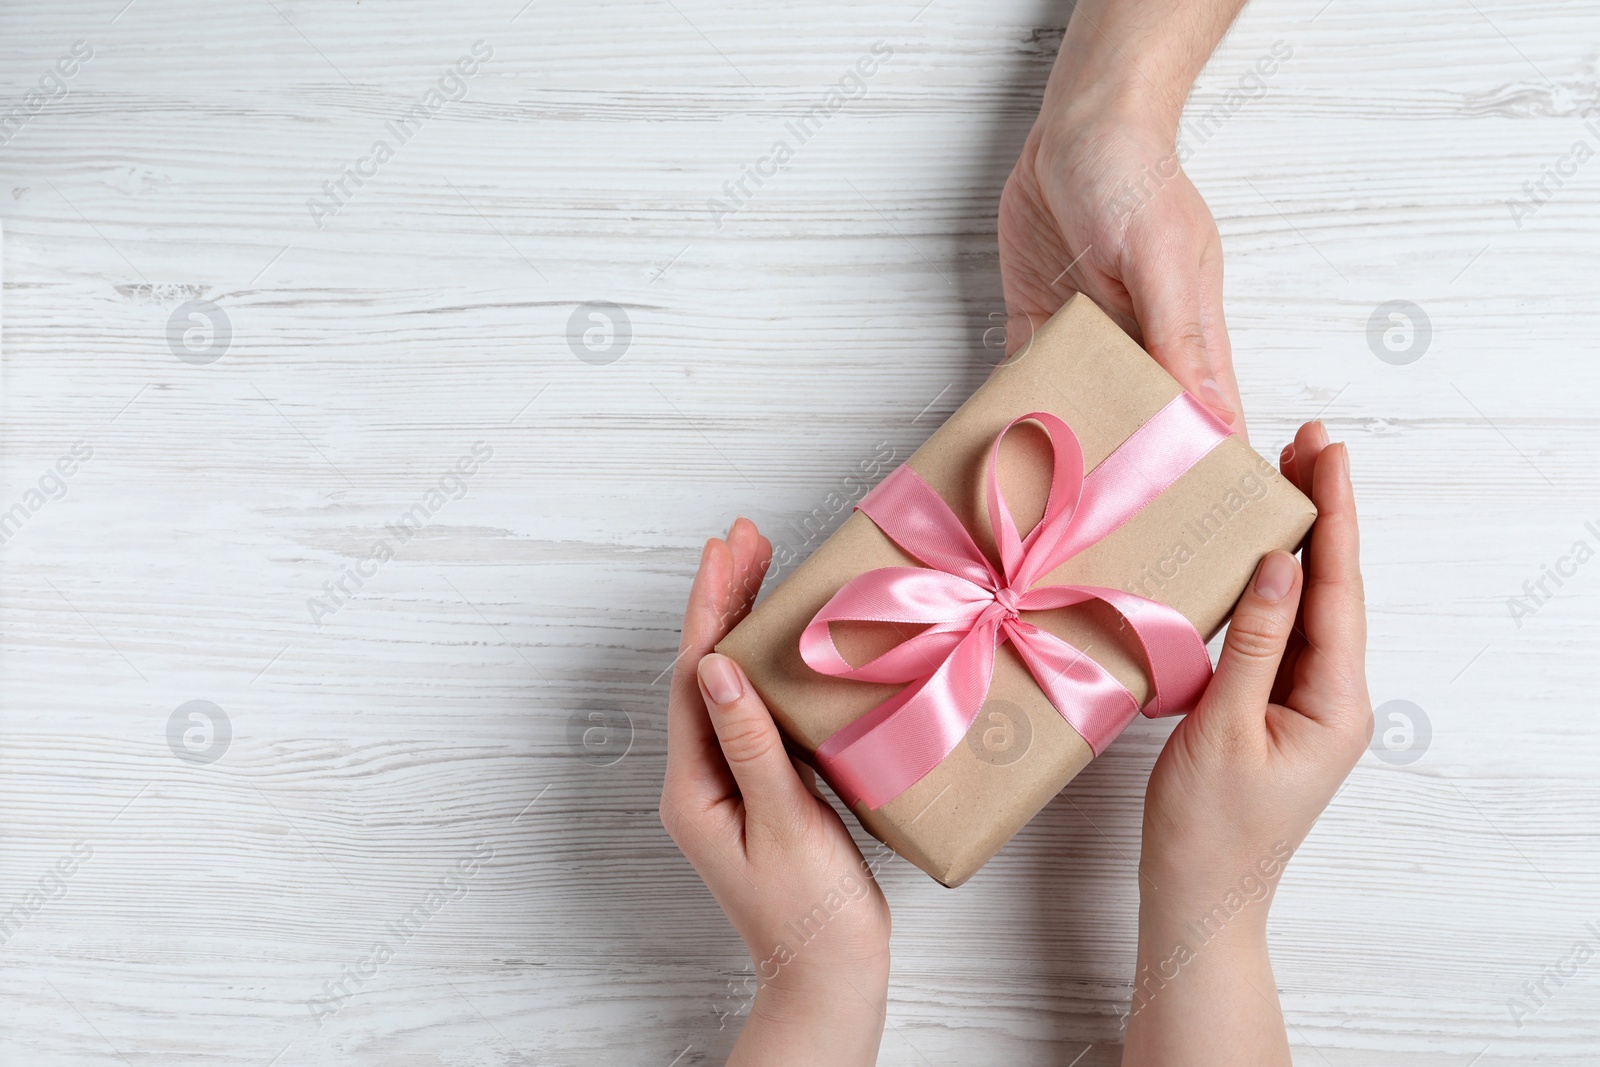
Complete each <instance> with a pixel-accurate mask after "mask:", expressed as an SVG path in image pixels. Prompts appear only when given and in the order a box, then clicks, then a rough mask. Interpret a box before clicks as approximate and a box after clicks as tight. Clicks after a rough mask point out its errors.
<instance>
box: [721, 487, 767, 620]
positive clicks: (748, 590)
mask: <svg viewBox="0 0 1600 1067" xmlns="http://www.w3.org/2000/svg"><path fill="white" fill-rule="evenodd" d="M728 548H729V550H730V551H731V552H732V553H733V595H732V599H731V602H730V607H731V609H732V613H731V614H730V615H729V616H728V620H727V628H728V629H729V630H731V629H733V628H734V627H735V626H737V625H739V623H740V622H742V621H743V620H744V617H745V616H746V615H748V614H750V608H751V607H752V606H753V605H754V604H755V602H756V594H758V593H760V592H761V580H762V579H763V578H765V577H766V573H767V568H768V567H769V566H770V565H771V563H772V542H770V541H768V540H767V539H766V538H765V537H762V536H761V534H760V533H759V532H758V531H757V530H756V524H755V523H753V522H751V521H750V520H749V519H746V518H743V517H741V518H737V519H735V520H733V525H732V526H731V527H729V529H728ZM720 639H721V638H718V640H720Z"/></svg>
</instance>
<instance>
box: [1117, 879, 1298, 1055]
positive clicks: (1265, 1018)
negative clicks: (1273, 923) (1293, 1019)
mask: <svg viewBox="0 0 1600 1067" xmlns="http://www.w3.org/2000/svg"><path fill="white" fill-rule="evenodd" d="M1266 914H1267V901H1264V900H1263V901H1259V902H1252V903H1249V904H1247V905H1246V906H1245V907H1244V908H1243V909H1242V910H1241V911H1239V912H1238V913H1236V914H1229V913H1228V911H1227V909H1226V908H1218V909H1215V910H1213V911H1212V912H1210V913H1207V912H1204V911H1202V910H1201V909H1200V908H1199V907H1188V906H1174V905H1171V904H1167V903H1163V902H1151V901H1141V904H1140V909H1139V960H1138V969H1137V970H1136V971H1135V975H1134V992H1133V1002H1132V1004H1131V1005H1130V1006H1129V1014H1128V1019H1127V1024H1128V1029H1127V1038H1126V1044H1125V1045H1124V1048H1123V1056H1122V1064H1123V1067H1280V1065H1284V1067H1286V1065H1288V1064H1289V1062H1290V1061H1289V1045H1288V1038H1287V1036H1286V1035H1285V1032H1284V1024H1283V1013H1282V1011H1281V1010H1280V1008H1279V1006H1278V991H1277V987H1276V985H1275V984H1274V982H1273V978H1272V962H1271V960H1270V959H1269V958H1268V956H1267V935H1266Z"/></svg>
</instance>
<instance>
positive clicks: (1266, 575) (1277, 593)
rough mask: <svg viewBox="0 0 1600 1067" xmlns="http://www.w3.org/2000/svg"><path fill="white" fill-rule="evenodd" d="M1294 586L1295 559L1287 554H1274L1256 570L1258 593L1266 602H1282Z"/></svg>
mask: <svg viewBox="0 0 1600 1067" xmlns="http://www.w3.org/2000/svg"><path fill="white" fill-rule="evenodd" d="M1293 584H1294V557H1293V556H1291V555H1289V553H1287V552H1273V553H1272V554H1271V555H1269V556H1267V558H1266V559H1264V560H1262V561H1261V566H1260V568H1258V569H1257V570H1256V592H1257V593H1258V594H1259V595H1260V596H1261V597H1262V599H1264V600H1270V601H1273V602H1277V601H1279V600H1282V599H1283V598H1284V597H1285V596H1287V595H1288V593H1289V587H1290V586H1291V585H1293Z"/></svg>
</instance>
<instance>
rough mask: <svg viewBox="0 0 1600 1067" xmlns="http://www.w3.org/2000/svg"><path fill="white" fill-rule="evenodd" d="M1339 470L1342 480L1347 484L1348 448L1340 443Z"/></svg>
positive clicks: (1348, 477) (1348, 472) (1348, 470)
mask: <svg viewBox="0 0 1600 1067" xmlns="http://www.w3.org/2000/svg"><path fill="white" fill-rule="evenodd" d="M1339 469H1340V470H1341V471H1343V472H1344V480H1345V481H1347V482H1348V481H1349V480H1350V448H1349V446H1347V445H1345V444H1343V443H1342V442H1341V443H1340V445H1339Z"/></svg>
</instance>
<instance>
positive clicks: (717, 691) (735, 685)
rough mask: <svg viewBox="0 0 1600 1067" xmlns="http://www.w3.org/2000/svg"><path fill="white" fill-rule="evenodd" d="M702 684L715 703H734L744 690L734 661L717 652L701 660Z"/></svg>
mask: <svg viewBox="0 0 1600 1067" xmlns="http://www.w3.org/2000/svg"><path fill="white" fill-rule="evenodd" d="M700 684H701V685H704V686H705V687H706V695H707V696H709V697H710V698H711V699H712V700H713V701H714V702H715V703H718V704H732V703H733V702H734V701H735V700H738V699H739V696H740V694H742V693H743V692H744V686H743V685H741V684H740V682H739V672H738V670H736V669H735V668H734V666H733V661H732V660H730V659H728V657H726V656H719V655H717V654H716V653H715V652H713V653H712V654H711V655H709V656H707V657H705V658H704V659H702V660H701V661H700Z"/></svg>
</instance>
